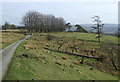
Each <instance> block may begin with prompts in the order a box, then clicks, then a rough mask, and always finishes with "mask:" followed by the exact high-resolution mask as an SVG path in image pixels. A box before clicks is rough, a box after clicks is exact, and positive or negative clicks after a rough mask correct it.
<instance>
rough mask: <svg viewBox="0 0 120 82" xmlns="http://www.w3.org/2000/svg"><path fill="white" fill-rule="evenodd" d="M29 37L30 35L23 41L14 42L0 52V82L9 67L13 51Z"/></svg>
mask: <svg viewBox="0 0 120 82" xmlns="http://www.w3.org/2000/svg"><path fill="white" fill-rule="evenodd" d="M30 36H31V35H27V36H26V37H25V38H24V39H21V40H18V41H17V42H14V43H13V44H11V45H9V46H8V47H6V48H4V49H2V50H0V81H2V78H3V77H4V75H5V73H6V71H7V68H8V66H9V63H10V60H11V57H12V56H13V54H14V51H15V49H16V48H17V46H18V45H19V44H20V43H21V42H22V41H24V40H26V39H28V38H29V37H30Z"/></svg>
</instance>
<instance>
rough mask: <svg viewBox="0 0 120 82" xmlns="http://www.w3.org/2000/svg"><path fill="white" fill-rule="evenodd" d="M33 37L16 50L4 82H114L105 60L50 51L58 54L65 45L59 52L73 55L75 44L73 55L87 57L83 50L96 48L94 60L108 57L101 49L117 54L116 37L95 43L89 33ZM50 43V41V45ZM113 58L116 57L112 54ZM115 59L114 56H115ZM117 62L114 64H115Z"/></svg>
mask: <svg viewBox="0 0 120 82" xmlns="http://www.w3.org/2000/svg"><path fill="white" fill-rule="evenodd" d="M49 34H50V35H49V38H48V34H47V33H39V34H38V33H36V34H34V35H33V36H32V37H30V38H29V39H27V40H26V41H24V42H22V43H21V44H20V45H19V47H18V48H17V49H16V51H15V53H14V55H13V57H12V61H11V64H10V67H9V69H8V71H7V74H6V75H5V77H4V80H18V79H19V80H32V79H33V80H117V79H118V77H117V71H114V70H111V69H114V67H113V66H112V64H111V62H110V61H109V60H108V59H107V58H106V60H104V62H100V61H96V60H95V59H89V58H84V63H83V64H81V63H80V62H81V57H79V56H74V55H68V54H65V53H59V52H54V51H49V50H46V49H44V48H43V47H47V48H49V49H53V50H58V47H59V45H60V44H61V43H62V42H65V43H64V44H63V45H62V47H61V48H60V49H59V51H67V52H70V53H72V49H71V46H72V45H73V44H76V48H77V51H74V53H76V54H84V55H88V56H93V55H91V54H90V52H89V53H87V54H86V52H84V51H85V50H88V51H90V50H92V49H93V48H96V51H97V52H96V54H94V56H95V57H99V56H100V55H101V54H102V55H104V56H105V57H107V56H108V55H109V54H108V53H107V52H106V51H104V50H103V48H102V46H105V47H114V49H115V50H116V51H117V44H118V39H117V37H113V36H107V35H102V39H101V42H100V43H98V42H97V39H95V37H96V35H95V34H90V33H64V32H63V33H49ZM49 39H50V41H49ZM114 54H115V53H114ZM115 58H116V56H115ZM116 61H117V59H116V60H115V63H116V64H117V62H116Z"/></svg>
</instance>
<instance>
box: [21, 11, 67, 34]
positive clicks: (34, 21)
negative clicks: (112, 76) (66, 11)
mask: <svg viewBox="0 0 120 82" xmlns="http://www.w3.org/2000/svg"><path fill="white" fill-rule="evenodd" d="M21 23H22V24H23V25H24V26H25V27H26V28H27V29H28V31H29V32H61V31H64V30H65V29H66V28H65V21H64V19H63V18H62V17H60V18H56V17H55V16H53V15H45V14H42V13H39V12H36V11H29V12H27V13H26V14H25V16H23V18H22V22H21Z"/></svg>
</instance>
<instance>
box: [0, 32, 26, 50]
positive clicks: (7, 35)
mask: <svg viewBox="0 0 120 82" xmlns="http://www.w3.org/2000/svg"><path fill="white" fill-rule="evenodd" d="M11 32H12V31H10V32H2V33H1V35H2V36H1V39H2V47H1V48H0V49H3V48H5V47H7V46H9V45H10V44H12V43H13V42H15V41H18V40H20V39H22V38H24V37H25V36H24V34H19V33H11Z"/></svg>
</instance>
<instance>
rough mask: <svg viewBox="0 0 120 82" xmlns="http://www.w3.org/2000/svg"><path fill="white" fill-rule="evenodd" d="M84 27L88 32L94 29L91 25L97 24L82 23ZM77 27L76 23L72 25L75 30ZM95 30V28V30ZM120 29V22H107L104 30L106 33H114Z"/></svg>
mask: <svg viewBox="0 0 120 82" xmlns="http://www.w3.org/2000/svg"><path fill="white" fill-rule="evenodd" d="M80 25H81V26H82V27H83V28H84V29H86V30H87V31H88V32H90V31H91V30H92V28H91V27H93V26H95V25H94V24H80ZM76 29H77V28H76V27H75V25H72V28H71V31H75V30H76ZM93 31H94V30H93ZM117 31H118V24H105V25H104V27H103V29H102V32H103V33H104V34H114V33H116V32H117Z"/></svg>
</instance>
